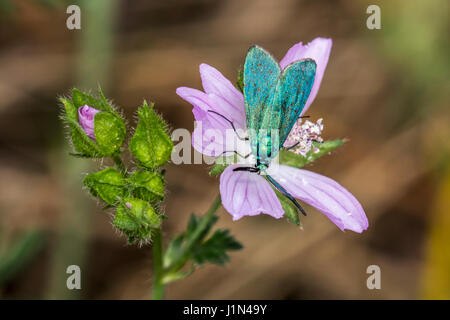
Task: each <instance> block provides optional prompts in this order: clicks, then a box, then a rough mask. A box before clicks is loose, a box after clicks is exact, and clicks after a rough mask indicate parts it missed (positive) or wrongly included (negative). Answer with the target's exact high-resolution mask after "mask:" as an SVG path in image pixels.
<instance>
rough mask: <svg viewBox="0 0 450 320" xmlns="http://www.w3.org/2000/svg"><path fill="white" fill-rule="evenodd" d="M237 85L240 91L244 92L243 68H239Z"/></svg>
mask: <svg viewBox="0 0 450 320" xmlns="http://www.w3.org/2000/svg"><path fill="white" fill-rule="evenodd" d="M236 86H237V88H238V89H239V91H240V92H242V93H244V72H243V70H242V69H239V73H238V79H237V82H236Z"/></svg>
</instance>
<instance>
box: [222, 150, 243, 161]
mask: <svg viewBox="0 0 450 320" xmlns="http://www.w3.org/2000/svg"><path fill="white" fill-rule="evenodd" d="M228 152H233V153H235V154H237V155H238V156H239V157H241V158H244V159H247V158H248V157H250V155H251V153H249V154H247V155H245V156H243V155H242V154H240V153H239V152H237V151H236V150H233V151H224V152H222V153H221V154H219V155H218V157H220V156H221V155H223V154H225V153H228Z"/></svg>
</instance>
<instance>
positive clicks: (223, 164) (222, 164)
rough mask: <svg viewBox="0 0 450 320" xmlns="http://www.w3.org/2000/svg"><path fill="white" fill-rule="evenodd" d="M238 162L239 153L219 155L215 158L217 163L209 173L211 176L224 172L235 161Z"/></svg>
mask: <svg viewBox="0 0 450 320" xmlns="http://www.w3.org/2000/svg"><path fill="white" fill-rule="evenodd" d="M236 162H237V155H233V156H229V157H218V158H216V160H215V163H214V165H213V167H212V168H211V170H210V171H209V174H210V175H211V176H217V175H219V174H221V173H222V172H224V170H225V169H226V168H227V167H228V166H229V165H230V164H233V163H236Z"/></svg>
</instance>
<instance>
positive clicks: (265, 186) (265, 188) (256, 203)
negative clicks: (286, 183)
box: [220, 165, 284, 220]
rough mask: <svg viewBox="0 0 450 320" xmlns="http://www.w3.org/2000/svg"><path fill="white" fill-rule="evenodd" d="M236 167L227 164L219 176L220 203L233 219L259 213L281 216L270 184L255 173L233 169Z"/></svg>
mask: <svg viewBox="0 0 450 320" xmlns="http://www.w3.org/2000/svg"><path fill="white" fill-rule="evenodd" d="M236 167H238V165H231V166H228V167H227V168H226V169H225V171H224V172H223V173H222V174H221V176H220V195H221V197H222V204H223V206H224V208H225V210H227V211H228V212H229V213H230V214H231V215H232V216H233V220H238V219H240V218H242V217H243V216H254V215H258V214H261V213H265V214H268V215H271V216H272V217H274V218H277V219H278V218H281V217H282V216H283V214H284V210H283V208H282V207H281V204H280V201H279V200H278V198H277V196H276V194H275V192H274V191H273V189H272V187H271V186H270V184H269V183H268V182H267V181H266V180H265V179H264V178H263V177H261V176H259V175H257V174H255V173H250V172H245V171H233V169H234V168H236Z"/></svg>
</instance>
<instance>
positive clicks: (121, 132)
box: [94, 112, 126, 156]
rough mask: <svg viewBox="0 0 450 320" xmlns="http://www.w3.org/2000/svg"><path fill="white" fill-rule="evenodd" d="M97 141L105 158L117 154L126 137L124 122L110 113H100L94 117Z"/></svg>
mask: <svg viewBox="0 0 450 320" xmlns="http://www.w3.org/2000/svg"><path fill="white" fill-rule="evenodd" d="M94 134H95V140H96V141H97V145H98V147H99V149H100V150H101V152H102V153H103V154H104V155H105V156H111V155H114V154H117V153H118V152H119V151H120V147H121V146H122V143H123V141H124V140H125V136H126V128H125V123H124V122H123V120H122V119H121V118H119V117H117V116H116V115H114V114H112V113H110V112H99V113H97V114H96V115H95V117H94Z"/></svg>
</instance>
